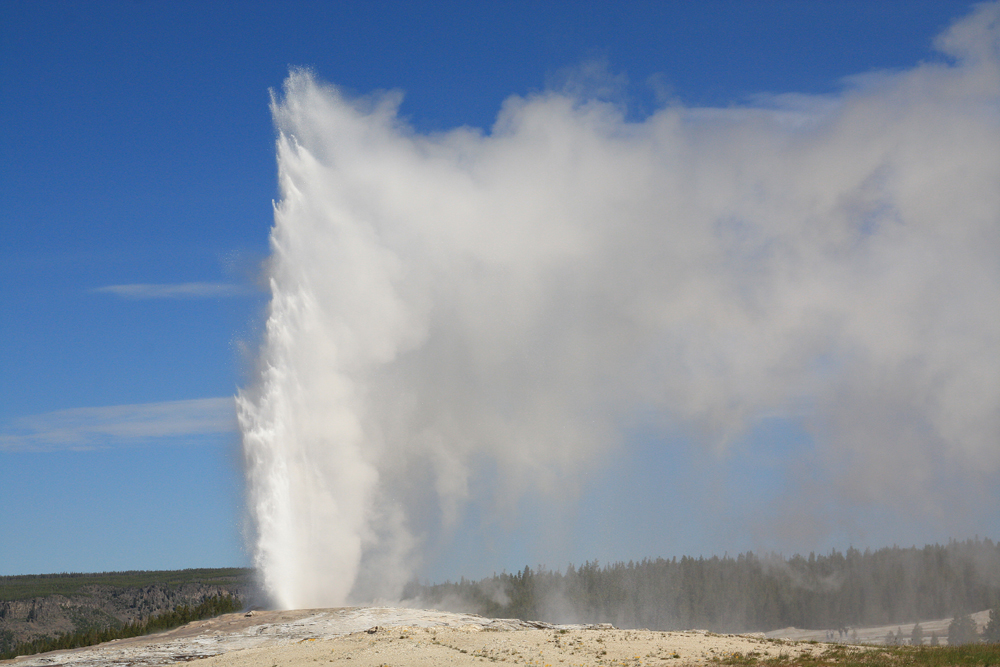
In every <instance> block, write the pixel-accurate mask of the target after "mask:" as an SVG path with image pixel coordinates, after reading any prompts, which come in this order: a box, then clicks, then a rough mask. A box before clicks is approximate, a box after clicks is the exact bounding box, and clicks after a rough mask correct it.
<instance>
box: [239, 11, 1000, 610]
mask: <svg viewBox="0 0 1000 667" xmlns="http://www.w3.org/2000/svg"><path fill="white" fill-rule="evenodd" d="M997 16H998V6H997V5H985V6H981V7H980V8H979V9H978V10H977V11H976V13H974V14H973V15H972V16H970V17H969V18H967V19H965V20H964V21H962V22H960V23H958V24H956V25H955V26H954V27H953V28H952V29H951V30H950V31H949V32H947V33H946V34H945V35H943V36H942V38H941V39H940V40H939V47H940V48H941V49H943V50H944V51H945V53H946V54H947V55H949V56H951V57H952V58H954V62H953V63H952V64H922V65H920V66H918V67H915V68H914V69H912V70H909V71H904V72H895V73H880V74H871V75H867V76H865V77H864V78H861V79H858V80H856V81H853V82H851V83H850V84H849V85H847V86H846V87H845V90H844V91H843V92H842V93H841V94H839V95H837V96H831V97H806V96H780V97H770V98H761V99H759V100H758V101H757V102H756V103H755V105H754V106H749V107H746V106H745V107H733V108H727V109H689V108H683V107H680V106H670V107H667V108H664V109H662V110H660V111H657V112H656V113H654V114H652V115H651V116H649V117H648V118H646V119H644V120H642V121H638V122H630V121H627V120H625V119H624V117H623V113H622V110H621V108H620V107H619V106H618V105H616V104H614V103H611V102H607V101H601V100H595V99H579V98H577V97H574V96H573V95H570V94H564V93H561V92H559V91H550V92H547V93H544V94H539V95H535V96H531V97H528V98H520V97H512V98H510V99H508V100H507V102H506V103H505V104H504V106H503V108H502V110H501V112H500V114H499V116H498V119H497V121H496V124H495V126H494V127H493V128H492V130H491V131H490V132H489V133H483V132H480V131H477V130H473V129H469V128H459V129H455V130H452V131H450V132H446V133H440V134H434V135H429V136H424V135H421V134H419V133H417V132H415V131H414V130H413V129H411V128H410V127H408V126H407V124H406V123H405V122H404V121H402V120H401V119H400V118H399V117H398V115H397V106H398V104H399V102H400V97H399V96H398V95H396V94H393V93H389V94H382V95H375V96H372V97H367V98H363V99H351V98H348V97H346V96H345V95H344V94H343V93H342V92H340V91H339V90H338V89H337V88H335V87H333V86H330V85H325V84H322V83H320V82H318V81H317V80H316V79H315V78H314V76H313V75H312V74H310V73H308V72H305V71H295V72H293V73H292V74H291V75H290V77H289V78H288V80H287V82H286V83H285V87H284V93H283V95H282V96H280V97H279V96H276V97H275V99H274V100H273V102H272V113H273V116H274V121H275V124H276V127H277V131H278V140H277V152H278V166H279V179H280V189H281V200H280V201H279V202H278V203H277V204H276V206H275V214H274V227H273V230H272V234H271V248H272V257H271V260H270V263H269V265H268V275H269V280H270V286H271V292H272V301H271V305H270V311H269V316H268V320H267V327H266V333H265V338H264V341H263V344H262V347H261V352H260V359H259V377H258V379H257V380H256V381H255V383H254V384H253V385H252V386H250V387H248V388H246V389H244V390H242V391H241V392H240V393H239V395H238V397H237V402H238V409H239V418H240V425H241V429H242V432H243V446H244V452H245V457H246V474H247V488H248V505H249V508H250V512H251V514H252V518H253V521H254V524H255V527H256V536H255V543H254V553H255V564H256V566H257V567H258V568H259V570H260V572H261V573H262V576H263V581H264V584H265V586H266V588H267V590H268V592H269V593H270V594H271V595H272V596H273V598H274V601H275V602H276V603H277V604H278V605H280V606H282V607H317V606H331V605H338V604H342V603H344V602H345V601H346V600H348V599H349V598H354V599H362V600H368V599H372V598H373V597H382V598H393V597H395V596H398V594H399V592H400V590H401V586H402V584H403V583H404V582H405V580H406V579H407V578H408V577H409V576H410V575H411V574H412V573H413V572H414V568H417V567H419V566H420V565H421V554H423V553H424V550H423V549H424V547H425V545H427V544H428V543H429V542H431V541H433V540H434V539H441V536H442V535H444V536H447V534H448V530H449V527H453V526H454V525H456V521H457V520H458V519H459V518H460V517H461V516H462V511H463V507H464V506H465V505H466V504H467V503H468V502H469V501H470V500H471V499H474V498H479V496H478V495H477V494H480V493H483V492H482V491H481V490H480V489H477V488H475V487H474V486H473V485H471V484H470V479H471V476H472V475H473V474H474V473H475V472H476V471H478V470H486V469H488V470H491V471H492V473H491V475H492V478H494V479H495V480H496V483H495V485H493V486H492V487H491V488H490V489H489V490H488V491H487V493H490V494H492V495H491V500H490V501H491V502H494V503H497V504H503V503H506V504H507V505H508V506H510V507H513V506H515V505H516V498H517V497H518V496H519V495H520V494H523V493H525V492H528V491H531V492H533V493H550V492H551V491H552V489H553V487H556V488H557V489H558V490H560V491H562V492H565V493H566V494H567V495H570V496H572V487H573V485H574V484H576V483H578V481H579V479H580V478H581V475H582V474H583V473H585V472H590V471H593V468H594V465H595V463H596V462H598V461H599V459H600V456H602V455H603V454H604V453H606V452H608V451H611V450H613V448H615V447H619V446H628V442H627V439H625V438H624V436H623V433H625V432H626V425H627V424H629V423H630V422H631V421H633V420H634V419H635V418H636V415H638V414H643V415H650V414H652V415H656V418H655V419H656V420H658V423H661V424H668V425H674V426H681V427H683V428H684V429H686V432H689V433H694V434H696V437H697V438H698V439H699V441H700V442H702V443H704V445H705V446H706V447H712V448H714V450H715V451H717V452H719V453H720V454H724V452H725V451H726V448H727V446H729V445H730V444H731V443H732V442H734V441H735V440H736V439H738V438H740V436H741V434H743V433H744V432H745V431H746V429H747V428H748V425H749V424H752V422H753V420H754V419H757V418H758V417H760V416H761V415H764V414H770V415H775V414H778V415H782V414H784V415H788V416H789V417H788V418H791V419H796V420H798V421H800V422H801V423H802V425H803V427H804V428H806V429H808V431H809V432H810V433H811V435H812V437H813V438H814V440H815V442H814V448H813V450H812V453H811V456H812V457H814V458H813V459H812V463H814V464H815V466H816V469H817V470H820V471H822V476H821V477H819V478H817V479H816V480H814V483H812V484H810V485H808V488H805V489H799V490H796V492H801V493H808V494H813V496H812V498H811V500H812V501H821V502H824V503H827V504H831V503H832V504H833V505H836V504H837V503H847V502H850V503H854V504H855V506H857V505H858V504H861V505H864V504H866V503H868V504H877V505H879V506H883V507H890V508H891V507H895V505H894V503H898V504H899V506H910V507H912V508H915V511H927V510H933V511H936V512H941V511H944V510H946V509H947V508H948V507H949V506H950V504H955V503H958V504H961V503H963V502H968V501H969V500H970V499H972V498H975V494H976V493H977V492H978V491H981V490H982V488H983V486H982V485H984V484H986V483H987V481H988V480H989V479H993V478H995V475H996V472H997V470H998V469H1000V448H998V447H997V446H996V443H997V441H998V436H1000V413H998V411H997V409H996V406H997V405H1000V322H998V317H1000V316H998V313H1000V309H998V308H997V304H1000V268H998V267H1000V264H998V261H997V258H998V257H1000V187H997V186H998V184H1000V111H998V109H1000V74H998V73H1000V66H998V65H1000V61H998V57H997V44H998V43H1000V42H998V29H997ZM557 479H558V480H560V481H559V484H558V485H555V484H554V480H557ZM956 480H960V481H961V483H960V484H958V485H956V484H955V481H956ZM928 516H930V517H933V516H935V515H934V514H933V513H931V514H928ZM457 574H459V573H456V575H457Z"/></svg>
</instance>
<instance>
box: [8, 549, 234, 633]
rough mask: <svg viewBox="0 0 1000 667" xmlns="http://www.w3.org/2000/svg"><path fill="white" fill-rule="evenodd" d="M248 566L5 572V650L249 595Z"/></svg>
mask: <svg viewBox="0 0 1000 667" xmlns="http://www.w3.org/2000/svg"><path fill="white" fill-rule="evenodd" d="M252 581H253V574H252V571H251V570H249V569H246V568H217V569H190V570H164V571H132V572H101V573H94V574H79V573H62V574H38V575H19V576H0V653H3V652H5V651H6V650H8V649H10V648H12V647H13V646H14V645H15V644H18V643H20V642H24V641H31V640H34V639H37V638H40V637H55V636H58V635H62V634H67V633H73V632H85V631H88V630H91V629H98V630H103V629H105V628H109V627H110V628H119V627H122V626H124V625H125V624H126V623H133V622H136V621H140V620H145V619H148V618H149V617H151V616H154V615H157V614H161V613H163V612H166V611H170V610H173V609H175V608H176V607H177V606H179V605H189V606H195V605H198V604H201V603H202V602H204V601H205V600H207V599H209V598H212V597H215V596H218V595H235V596H236V597H238V598H240V599H241V600H244V601H246V600H248V599H249V596H250V593H251V590H252Z"/></svg>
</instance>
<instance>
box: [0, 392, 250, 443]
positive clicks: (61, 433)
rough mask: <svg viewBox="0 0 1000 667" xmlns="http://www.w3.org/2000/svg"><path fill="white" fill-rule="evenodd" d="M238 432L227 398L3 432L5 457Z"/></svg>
mask: <svg viewBox="0 0 1000 667" xmlns="http://www.w3.org/2000/svg"><path fill="white" fill-rule="evenodd" d="M235 431H236V416H235V407H234V403H233V399H232V397H228V396H227V397H221V398H196V399H191V400H184V401H165V402H161V403H140V404H137V405H110V406H103V407H96V408H72V409H69V410H58V411H56V412H46V413H44V414H40V415H31V416H27V417H22V418H20V419H18V420H16V421H15V422H13V423H12V424H10V425H8V426H7V427H6V428H4V429H3V432H0V451H53V450H72V449H98V448H104V447H115V446H122V445H129V444H139V443H145V442H149V441H151V440H157V439H162V438H180V439H183V440H185V441H190V440H191V439H193V438H195V437H196V436H204V435H210V434H217V433H229V432H235Z"/></svg>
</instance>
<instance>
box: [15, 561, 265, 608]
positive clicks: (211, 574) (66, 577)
mask: <svg viewBox="0 0 1000 667" xmlns="http://www.w3.org/2000/svg"><path fill="white" fill-rule="evenodd" d="M251 575H252V570H249V569H247V568H241V567H226V568H202V569H189V570H153V571H146V570H137V571H129V572H99V573H95V574H79V573H75V572H74V573H66V572H64V573H61V574H25V575H17V576H5V577H0V600H28V599H30V598H40V597H45V596H47V595H66V596H69V595H78V594H80V593H81V591H82V590H83V589H84V588H85V587H88V586H112V587H116V588H142V587H144V586H151V585H153V584H165V585H167V586H170V587H172V588H175V587H180V586H182V585H184V584H189V583H197V584H205V585H208V586H211V585H217V586H232V585H233V584H240V583H245V582H248V581H250V579H251Z"/></svg>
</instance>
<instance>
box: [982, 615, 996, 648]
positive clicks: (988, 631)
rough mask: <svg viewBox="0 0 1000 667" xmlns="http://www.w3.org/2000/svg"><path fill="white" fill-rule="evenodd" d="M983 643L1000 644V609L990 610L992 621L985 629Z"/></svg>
mask: <svg viewBox="0 0 1000 667" xmlns="http://www.w3.org/2000/svg"><path fill="white" fill-rule="evenodd" d="M983 641H986V642H990V643H991V644H995V643H998V642H1000V607H994V608H993V609H990V621H989V623H987V624H986V627H985V628H984V629H983Z"/></svg>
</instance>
